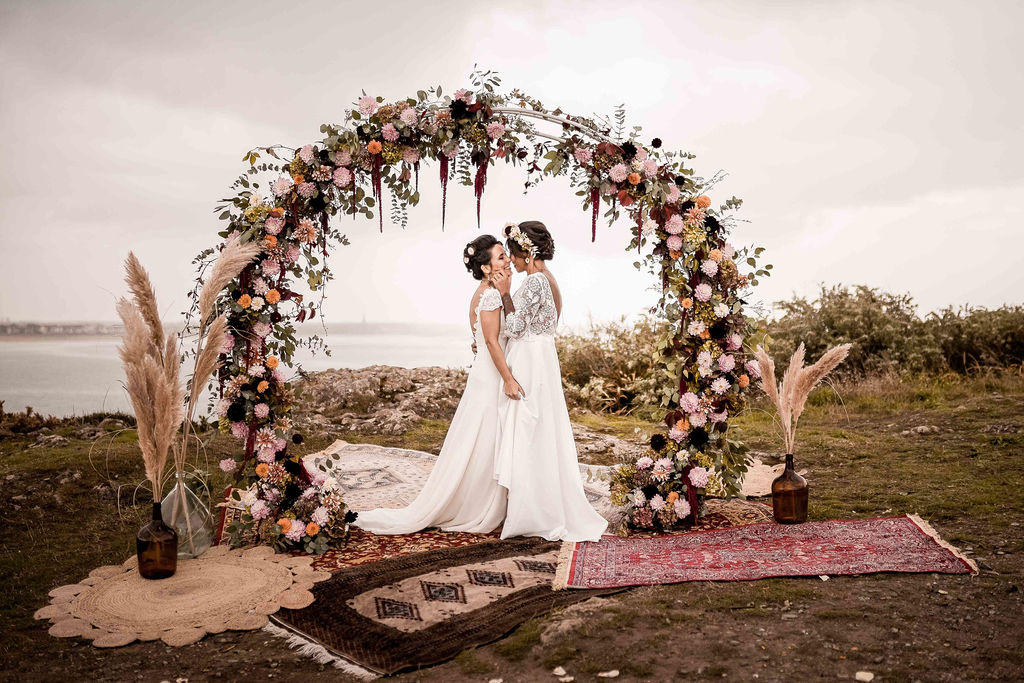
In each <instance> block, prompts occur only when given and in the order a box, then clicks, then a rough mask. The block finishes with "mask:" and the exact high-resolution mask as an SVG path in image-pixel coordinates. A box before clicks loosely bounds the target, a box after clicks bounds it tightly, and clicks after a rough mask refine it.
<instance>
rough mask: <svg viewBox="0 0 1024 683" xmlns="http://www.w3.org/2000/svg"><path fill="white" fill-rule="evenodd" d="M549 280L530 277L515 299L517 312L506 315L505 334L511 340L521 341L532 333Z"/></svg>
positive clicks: (543, 277)
mask: <svg viewBox="0 0 1024 683" xmlns="http://www.w3.org/2000/svg"><path fill="white" fill-rule="evenodd" d="M547 282H548V279H547V278H546V277H545V276H544V275H541V276H540V277H533V276H531V277H528V278H526V282H524V283H523V286H522V287H521V288H520V289H519V291H517V292H516V295H515V297H514V298H513V303H514V304H515V307H516V310H514V311H513V312H511V313H507V314H506V315H505V332H506V333H507V334H508V336H509V337H510V338H511V339H519V338H521V337H523V336H525V335H526V333H527V332H529V331H530V323H531V322H533V319H534V318H536V317H537V314H538V313H539V312H540V309H541V307H542V306H543V304H544V287H545V285H547Z"/></svg>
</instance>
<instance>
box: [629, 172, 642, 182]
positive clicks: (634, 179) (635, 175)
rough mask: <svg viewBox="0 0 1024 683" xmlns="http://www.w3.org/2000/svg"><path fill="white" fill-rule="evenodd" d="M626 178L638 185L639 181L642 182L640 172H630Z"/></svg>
mask: <svg viewBox="0 0 1024 683" xmlns="http://www.w3.org/2000/svg"><path fill="white" fill-rule="evenodd" d="M626 180H628V181H629V184H630V185H636V184H637V183H639V182H640V174H639V173H637V172H636V171H634V172H633V173H630V174H629V175H628V176H626Z"/></svg>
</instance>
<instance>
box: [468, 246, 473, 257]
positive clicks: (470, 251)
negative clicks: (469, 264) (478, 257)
mask: <svg viewBox="0 0 1024 683" xmlns="http://www.w3.org/2000/svg"><path fill="white" fill-rule="evenodd" d="M466 253H467V254H469V255H470V256H472V255H473V247H466Z"/></svg>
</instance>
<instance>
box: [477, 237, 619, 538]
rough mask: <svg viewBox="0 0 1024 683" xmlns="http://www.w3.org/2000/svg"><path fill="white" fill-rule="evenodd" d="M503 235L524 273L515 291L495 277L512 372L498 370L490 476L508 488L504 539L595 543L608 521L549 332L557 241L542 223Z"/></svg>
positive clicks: (554, 316)
mask: <svg viewBox="0 0 1024 683" xmlns="http://www.w3.org/2000/svg"><path fill="white" fill-rule="evenodd" d="M505 235H506V237H508V240H507V242H506V244H507V245H508V247H509V251H510V252H511V256H512V263H513V265H514V266H515V268H516V270H517V271H519V272H523V271H526V273H527V275H526V280H525V281H524V282H523V283H522V285H521V286H520V287H519V289H518V290H516V293H515V295H513V296H510V295H509V290H510V284H509V279H508V277H506V276H505V275H504V274H502V273H499V274H498V275H497V276H496V277H495V278H494V283H495V286H496V287H497V288H498V291H499V292H501V294H502V303H503V308H504V310H505V331H506V334H507V335H508V337H509V341H508V346H507V349H506V353H505V358H506V359H507V363H508V367H509V368H510V370H511V372H510V374H508V375H504V374H503V377H504V381H505V384H506V387H505V391H504V393H505V397H499V399H498V400H499V404H498V448H497V455H496V462H495V476H496V477H497V479H498V483H499V484H501V485H502V487H504V488H505V489H508V510H507V512H506V515H505V525H504V527H503V529H502V532H501V537H502V538H509V537H511V536H541V537H543V538H545V539H547V540H549V541H553V540H563V541H585V540H589V541H596V540H598V539H600V537H601V534H602V533H604V531H605V529H606V528H607V526H608V522H607V521H606V520H605V519H604V518H603V517H601V515H599V514H598V513H597V511H596V510H594V508H593V507H591V505H590V502H589V501H588V500H587V496H586V494H585V493H584V491H583V481H582V479H581V478H580V470H579V464H578V460H577V453H576V441H575V439H574V437H573V433H572V424H571V423H570V422H569V411H568V409H567V408H566V405H565V395H564V393H563V392H562V372H561V368H560V367H559V363H558V354H557V353H556V352H555V337H554V335H555V328H556V327H557V325H558V318H559V316H560V315H561V309H562V297H561V293H560V292H559V290H558V284H557V283H556V282H555V279H554V276H552V275H551V272H550V271H549V270H548V269H547V263H546V262H547V261H548V260H550V259H551V257H552V256H553V255H554V250H555V245H554V241H553V240H552V239H551V234H550V233H549V232H548V230H547V228H546V227H545V226H544V224H543V223H541V222H539V221H526V222H524V223H520V224H518V225H516V224H514V223H513V224H509V225H507V226H506V227H505ZM513 374H514V378H513ZM516 380H518V382H517V381H516ZM520 385H521V386H520ZM510 387H511V391H510ZM516 389H520V392H519V396H516V393H517V392H516ZM506 397H507V398H506Z"/></svg>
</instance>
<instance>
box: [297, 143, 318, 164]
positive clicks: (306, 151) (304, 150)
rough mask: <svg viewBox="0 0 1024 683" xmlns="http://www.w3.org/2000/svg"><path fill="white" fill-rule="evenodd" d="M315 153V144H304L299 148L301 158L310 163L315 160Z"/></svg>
mask: <svg viewBox="0 0 1024 683" xmlns="http://www.w3.org/2000/svg"><path fill="white" fill-rule="evenodd" d="M314 153H315V152H314V150H313V145H303V146H302V147H301V148H300V149H299V158H300V159H302V160H303V161H305V162H306V163H307V164H309V163H312V161H313V154H314Z"/></svg>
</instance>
